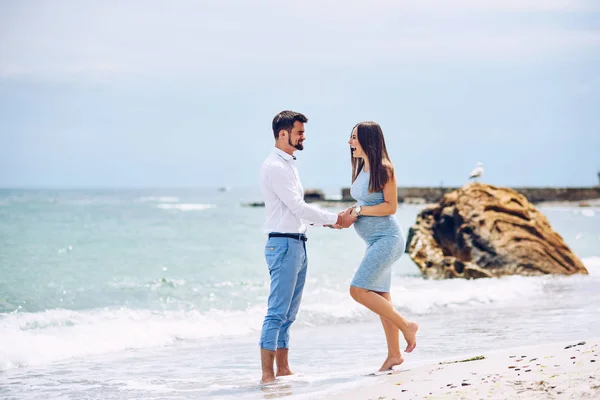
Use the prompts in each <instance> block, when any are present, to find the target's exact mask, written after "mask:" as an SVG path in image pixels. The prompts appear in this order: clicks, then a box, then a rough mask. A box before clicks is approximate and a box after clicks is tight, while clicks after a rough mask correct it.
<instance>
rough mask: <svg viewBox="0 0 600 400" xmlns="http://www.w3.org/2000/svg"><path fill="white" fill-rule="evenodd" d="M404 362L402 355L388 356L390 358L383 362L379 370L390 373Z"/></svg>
mask: <svg viewBox="0 0 600 400" xmlns="http://www.w3.org/2000/svg"><path fill="white" fill-rule="evenodd" d="M403 362H404V358H402V355H400V354H399V355H397V356H393V357H390V356H388V358H386V360H385V361H384V362H383V365H382V366H381V368H379V371H389V370H391V369H392V368H393V367H395V366H396V365H400V364H402V363H403Z"/></svg>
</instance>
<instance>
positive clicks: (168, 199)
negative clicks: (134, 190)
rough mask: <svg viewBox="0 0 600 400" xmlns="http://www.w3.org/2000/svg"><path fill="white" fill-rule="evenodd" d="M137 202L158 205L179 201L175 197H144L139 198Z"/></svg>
mask: <svg viewBox="0 0 600 400" xmlns="http://www.w3.org/2000/svg"><path fill="white" fill-rule="evenodd" d="M139 201H141V202H142V203H149V202H155V201H156V202H160V203H177V202H178V201H179V197H175V196H146V197H140V198H139Z"/></svg>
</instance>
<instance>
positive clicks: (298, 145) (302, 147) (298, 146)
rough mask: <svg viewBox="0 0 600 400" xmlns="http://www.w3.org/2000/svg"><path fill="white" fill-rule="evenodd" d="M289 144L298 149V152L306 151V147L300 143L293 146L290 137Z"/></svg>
mask: <svg viewBox="0 0 600 400" xmlns="http://www.w3.org/2000/svg"><path fill="white" fill-rule="evenodd" d="M288 143H289V145H290V146H292V147H294V148H296V149H298V150H304V146H303V145H302V143H300V141H298V143H297V144H293V143H292V138H291V137H289V136H288Z"/></svg>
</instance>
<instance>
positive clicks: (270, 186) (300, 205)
mask: <svg viewBox="0 0 600 400" xmlns="http://www.w3.org/2000/svg"><path fill="white" fill-rule="evenodd" d="M294 160H295V157H293V156H291V155H289V154H288V153H286V152H285V151H282V150H280V149H278V148H277V147H275V148H274V149H273V151H272V152H271V154H269V156H268V157H267V158H266V159H265V161H264V162H263V164H262V166H261V168H260V189H261V191H262V194H263V198H264V200H265V212H266V217H267V220H266V222H265V225H264V227H263V231H264V232H265V233H270V232H281V233H305V232H306V223H305V222H308V223H309V224H315V225H327V224H331V225H333V224H335V223H336V221H337V218H338V215H337V214H334V213H331V212H329V211H325V210H322V209H320V208H319V207H316V206H313V205H310V204H306V202H305V201H304V188H303V187H302V184H301V183H300V177H299V176H298V169H297V168H296V163H295V161H294Z"/></svg>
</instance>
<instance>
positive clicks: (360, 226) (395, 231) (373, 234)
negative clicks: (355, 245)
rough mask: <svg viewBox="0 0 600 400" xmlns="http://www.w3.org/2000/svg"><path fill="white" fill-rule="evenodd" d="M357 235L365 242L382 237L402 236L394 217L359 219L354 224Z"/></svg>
mask: <svg viewBox="0 0 600 400" xmlns="http://www.w3.org/2000/svg"><path fill="white" fill-rule="evenodd" d="M354 229H356V233H358V236H360V237H361V238H362V239H363V240H366V241H370V240H373V239H376V238H378V237H381V236H401V235H402V230H401V229H400V224H399V223H398V220H397V219H396V217H395V216H394V215H388V216H385V217H367V216H363V217H359V218H358V220H357V221H356V222H355V223H354Z"/></svg>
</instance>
